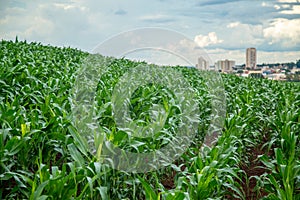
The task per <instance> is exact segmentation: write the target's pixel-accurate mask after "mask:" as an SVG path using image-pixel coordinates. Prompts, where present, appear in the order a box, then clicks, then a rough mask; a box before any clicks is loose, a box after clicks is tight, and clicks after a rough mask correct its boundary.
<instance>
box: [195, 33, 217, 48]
mask: <svg viewBox="0 0 300 200" xmlns="http://www.w3.org/2000/svg"><path fill="white" fill-rule="evenodd" d="M194 41H195V42H196V44H197V45H199V46H200V47H207V46H209V45H211V44H219V43H222V42H223V40H219V39H218V37H217V34H216V33H215V32H210V33H208V35H196V36H195V38H194Z"/></svg>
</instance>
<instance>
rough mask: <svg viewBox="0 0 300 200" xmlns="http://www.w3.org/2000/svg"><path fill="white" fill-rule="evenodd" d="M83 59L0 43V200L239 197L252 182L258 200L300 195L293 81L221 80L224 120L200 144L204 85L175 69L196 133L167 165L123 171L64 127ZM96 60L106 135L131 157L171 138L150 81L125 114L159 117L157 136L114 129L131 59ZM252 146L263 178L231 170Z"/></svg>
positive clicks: (168, 100)
mask: <svg viewBox="0 0 300 200" xmlns="http://www.w3.org/2000/svg"><path fill="white" fill-rule="evenodd" d="M87 56H88V53H85V52H82V51H79V50H76V49H71V48H57V47H51V46H43V45H41V44H39V43H30V44H28V43H26V42H22V41H18V40H17V38H16V41H15V42H12V41H2V42H1V43H0V185H1V186H2V187H1V188H0V199H153V200H157V199H166V200H169V199H170V200H171V199H178V200H183V199H226V198H229V197H235V198H239V199H245V198H246V193H247V191H244V187H242V184H241V183H242V182H243V181H244V180H250V179H251V178H255V179H257V180H258V185H257V187H264V188H266V191H267V193H268V196H266V197H265V198H269V199H299V198H300V162H299V160H300V141H299V130H300V125H299V124H300V117H299V116H300V85H299V84H297V83H287V82H276V81H270V80H265V79H248V78H242V77H237V76H234V75H222V78H223V81H224V86H225V89H226V99H223V100H224V101H226V105H227V115H226V119H225V122H224V123H225V124H224V128H223V130H222V135H221V136H220V137H219V139H218V140H217V141H215V142H216V144H215V145H214V146H211V147H209V146H206V145H203V144H202V143H203V137H204V135H205V133H206V131H207V129H208V127H209V124H210V120H211V119H210V118H209V115H210V114H211V113H212V110H211V96H210V94H209V92H208V88H207V86H206V83H205V80H204V79H203V77H202V76H200V75H199V72H198V71H197V70H196V69H190V68H182V67H175V69H176V70H177V71H178V72H180V73H181V74H182V75H183V76H184V77H185V78H186V79H187V81H188V82H189V84H190V85H191V87H192V88H191V90H192V91H193V93H194V95H195V96H194V98H195V99H196V100H197V102H198V103H199V111H200V112H199V118H200V123H199V125H198V134H197V136H196V138H195V139H194V141H193V142H192V144H191V146H190V148H188V150H187V151H186V152H185V153H184V154H183V155H182V156H181V157H180V158H179V159H178V160H176V161H175V162H174V163H173V164H172V165H170V166H169V167H166V168H164V169H160V170H157V171H153V172H149V173H140V174H131V173H126V172H122V171H117V170H113V169H111V168H110V167H109V166H108V165H105V164H101V163H100V162H98V161H97V158H98V157H99V155H101V145H102V142H103V135H99V136H95V137H96V146H97V147H99V148H98V149H97V153H98V154H99V155H97V154H96V155H93V154H91V153H90V152H89V151H88V149H89V146H88V143H87V142H84V141H82V140H81V135H80V133H79V131H78V130H77V128H76V127H75V126H74V124H73V122H72V114H71V113H72V112H71V105H72V100H71V92H70V90H71V88H72V87H73V85H74V84H75V79H76V74H77V71H78V69H79V68H80V65H81V63H82V62H83V61H84V59H85V58H86V57H87ZM101 59H103V62H104V63H106V64H107V65H108V66H109V67H108V71H107V72H106V73H105V74H104V75H103V76H102V77H101V79H100V80H99V84H98V85H97V92H96V101H97V117H98V123H99V124H100V126H101V127H102V129H103V133H104V134H105V136H106V137H107V138H109V140H110V141H112V143H114V144H115V145H118V146H119V147H122V148H124V149H127V150H129V151H132V152H147V151H153V150H155V149H159V148H161V147H163V146H164V145H166V144H167V143H168V142H169V141H171V140H172V139H173V138H174V135H175V133H176V128H177V127H178V126H179V125H180V114H181V110H180V107H178V105H176V103H174V102H175V100H174V99H175V97H174V94H173V93H172V91H170V90H168V88H165V87H163V86H161V85H159V84H148V85H145V86H143V87H138V88H137V89H136V90H135V91H134V93H133V95H132V96H131V98H130V99H129V102H130V108H129V111H130V116H131V117H132V118H133V119H135V120H137V121H138V122H139V123H140V124H139V125H141V126H147V125H148V124H149V123H151V122H152V121H153V119H152V117H151V109H152V107H153V106H154V105H155V106H161V108H162V109H164V110H165V111H166V112H167V113H168V116H167V120H166V123H165V125H164V131H163V132H157V133H156V134H155V136H154V137H149V138H147V137H146V138H130V137H129V135H128V133H127V132H126V131H124V130H120V129H119V128H118V126H117V125H116V122H115V120H114V118H113V109H112V103H111V98H112V91H113V89H114V87H115V85H116V84H117V83H118V80H119V78H120V77H122V75H124V74H125V73H126V72H128V70H129V69H132V68H134V67H136V66H138V64H140V63H138V62H133V61H130V60H126V59H114V58H104V57H101ZM298 63H299V61H298V62H297V65H298ZM153 67H155V66H153ZM258 144H263V145H262V148H263V149H264V150H265V151H266V152H265V154H262V155H260V156H259V159H260V160H261V162H262V163H263V164H264V166H265V168H266V169H267V172H268V173H265V174H263V175H261V176H258V177H247V174H246V173H245V171H244V170H242V169H241V168H240V166H241V165H242V164H245V165H249V158H250V157H251V153H252V152H251V149H252V148H253V147H256V146H257V145H258ZM165 180H168V181H171V182H172V183H173V187H172V188H170V187H167V186H166V183H165Z"/></svg>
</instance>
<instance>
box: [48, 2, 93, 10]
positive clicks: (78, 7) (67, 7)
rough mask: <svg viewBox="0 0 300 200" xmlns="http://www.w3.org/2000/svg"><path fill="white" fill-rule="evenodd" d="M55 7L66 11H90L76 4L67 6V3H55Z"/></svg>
mask: <svg viewBox="0 0 300 200" xmlns="http://www.w3.org/2000/svg"><path fill="white" fill-rule="evenodd" d="M54 6H55V7H57V8H62V9H64V10H72V9H79V10H81V11H86V10H88V9H87V8H86V7H85V6H79V5H74V4H66V3H54Z"/></svg>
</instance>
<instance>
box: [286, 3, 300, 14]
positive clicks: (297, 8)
mask: <svg viewBox="0 0 300 200" xmlns="http://www.w3.org/2000/svg"><path fill="white" fill-rule="evenodd" d="M281 13H282V14H287V15H295V14H300V5H294V6H293V8H292V10H283V11H281Z"/></svg>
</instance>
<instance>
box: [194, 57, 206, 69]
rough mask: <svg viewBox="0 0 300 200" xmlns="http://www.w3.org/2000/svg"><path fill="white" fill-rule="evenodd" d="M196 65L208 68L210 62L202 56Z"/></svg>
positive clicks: (199, 67) (200, 67)
mask: <svg viewBox="0 0 300 200" xmlns="http://www.w3.org/2000/svg"><path fill="white" fill-rule="evenodd" d="M196 67H197V68H198V69H201V70H208V68H209V63H208V61H207V60H205V59H204V58H203V57H202V56H201V57H199V58H198V63H197V64H196Z"/></svg>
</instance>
